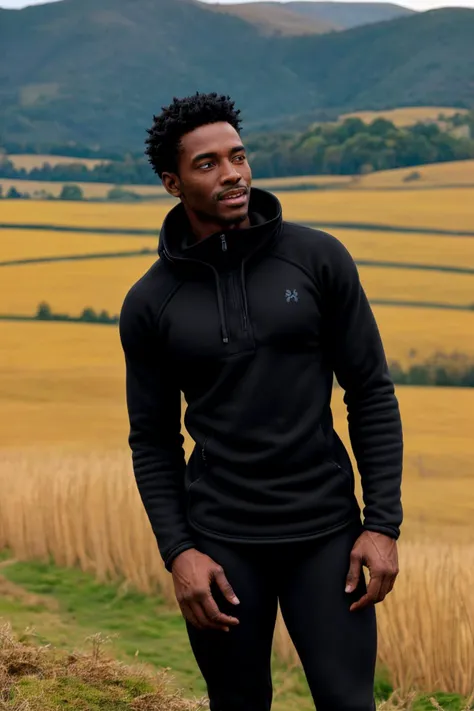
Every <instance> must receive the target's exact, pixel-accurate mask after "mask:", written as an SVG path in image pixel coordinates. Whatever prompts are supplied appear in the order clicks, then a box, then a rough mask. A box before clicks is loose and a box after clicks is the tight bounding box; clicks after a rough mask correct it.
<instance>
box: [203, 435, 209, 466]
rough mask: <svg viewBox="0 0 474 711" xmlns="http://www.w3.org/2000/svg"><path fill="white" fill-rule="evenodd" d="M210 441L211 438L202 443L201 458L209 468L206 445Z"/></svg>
mask: <svg viewBox="0 0 474 711" xmlns="http://www.w3.org/2000/svg"><path fill="white" fill-rule="evenodd" d="M208 439H209V436H207V437H206V438H205V440H204V442H203V443H202V447H201V458H202V461H203V462H204V465H205V466H206V467H207V455H206V444H207V440H208Z"/></svg>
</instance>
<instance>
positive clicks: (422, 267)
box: [0, 247, 474, 274]
mask: <svg viewBox="0 0 474 711" xmlns="http://www.w3.org/2000/svg"><path fill="white" fill-rule="evenodd" d="M155 252H156V250H154V249H148V248H146V247H145V248H143V249H141V250H131V251H128V252H93V253H90V254H65V255H58V256H50V257H28V258H26V259H9V260H6V261H4V262H0V267H15V266H20V265H24V264H44V263H47V262H69V261H82V260H90V259H115V258H120V257H142V256H144V255H146V254H155ZM355 262H356V264H357V265H358V266H360V267H377V268H379V267H380V268H382V269H383V268H386V269H411V270H415V271H430V272H448V273H451V274H474V267H455V266H448V265H444V264H418V263H412V262H385V261H377V260H373V259H356V260H355Z"/></svg>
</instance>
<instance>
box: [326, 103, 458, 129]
mask: <svg viewBox="0 0 474 711" xmlns="http://www.w3.org/2000/svg"><path fill="white" fill-rule="evenodd" d="M465 113H467V109H457V108H454V107H450V106H405V107H403V108H399V109H386V110H384V111H355V112H353V113H350V114H343V115H342V116H341V117H340V120H342V121H343V120H344V119H346V118H360V119H361V121H364V122H365V123H370V122H371V121H374V120H375V119H377V118H384V119H387V121H392V122H393V123H394V124H395V126H411V125H413V124H415V123H417V122H418V121H437V120H438V118H439V116H440V114H444V116H454V115H455V114H465Z"/></svg>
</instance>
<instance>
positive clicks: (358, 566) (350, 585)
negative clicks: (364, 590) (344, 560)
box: [346, 551, 362, 593]
mask: <svg viewBox="0 0 474 711" xmlns="http://www.w3.org/2000/svg"><path fill="white" fill-rule="evenodd" d="M350 560H351V562H350V566H349V572H348V573H347V577H346V592H347V593H351V592H353V591H354V590H356V589H357V586H358V584H359V580H360V576H361V572H362V558H361V556H360V555H359V554H358V553H356V552H355V551H352V552H351V559H350Z"/></svg>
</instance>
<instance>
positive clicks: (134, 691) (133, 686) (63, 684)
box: [11, 676, 151, 711]
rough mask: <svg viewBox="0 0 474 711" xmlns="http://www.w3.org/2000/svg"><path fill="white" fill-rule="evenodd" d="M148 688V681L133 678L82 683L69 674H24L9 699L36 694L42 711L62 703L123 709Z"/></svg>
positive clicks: (93, 709) (98, 710)
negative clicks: (124, 680)
mask: <svg viewBox="0 0 474 711" xmlns="http://www.w3.org/2000/svg"><path fill="white" fill-rule="evenodd" d="M150 691H151V687H150V686H149V685H148V684H146V683H144V682H142V681H141V680H138V679H137V680H133V678H132V679H129V680H128V683H125V682H123V683H117V684H112V683H107V682H105V683H104V682H102V683H86V682H84V681H83V680H82V679H77V678H76V677H73V676H70V677H58V678H56V679H42V678H41V677H38V678H35V677H25V678H23V679H21V680H20V681H19V683H18V685H17V690H16V691H15V693H14V694H12V698H11V702H12V703H19V702H21V701H27V700H29V699H36V698H38V697H40V698H41V700H42V709H43V711H56V710H57V709H59V708H64V707H65V706H67V708H70V709H71V708H72V709H75V710H76V711H79V710H81V711H82V710H84V711H125V710H126V709H130V702H131V701H133V699H135V698H136V697H137V696H139V695H140V694H144V693H149V692H150Z"/></svg>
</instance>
